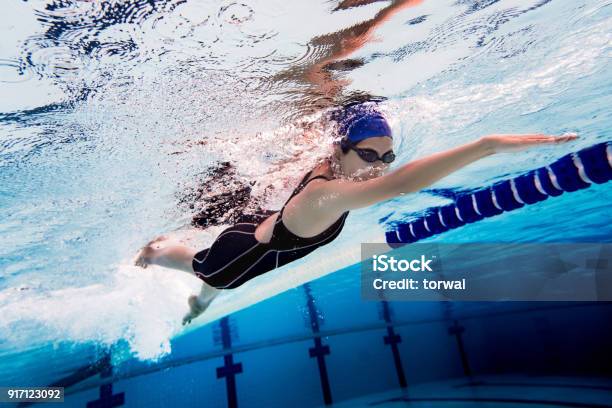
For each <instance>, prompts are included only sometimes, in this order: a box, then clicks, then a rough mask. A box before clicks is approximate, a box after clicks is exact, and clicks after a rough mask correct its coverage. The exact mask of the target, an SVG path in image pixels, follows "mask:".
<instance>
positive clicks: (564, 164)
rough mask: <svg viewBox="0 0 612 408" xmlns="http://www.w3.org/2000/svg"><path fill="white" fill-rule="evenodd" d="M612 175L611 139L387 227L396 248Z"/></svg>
mask: <svg viewBox="0 0 612 408" xmlns="http://www.w3.org/2000/svg"><path fill="white" fill-rule="evenodd" d="M610 180H612V141H608V142H603V143H599V144H596V145H594V146H591V147H588V148H586V149H582V150H580V151H578V152H574V153H570V154H568V155H565V156H563V157H561V158H560V159H559V160H557V161H555V162H554V163H552V164H550V165H549V166H545V167H540V168H539V169H535V170H531V171H529V172H527V173H525V174H523V175H520V176H518V177H515V178H511V179H508V180H503V181H500V182H497V183H495V184H493V185H492V186H489V187H485V188H482V189H479V190H477V191H475V192H471V193H465V194H462V195H459V196H458V197H457V198H456V199H455V202H454V203H453V204H448V205H445V206H442V207H434V208H430V209H428V210H427V211H426V215H424V216H423V217H421V218H418V219H416V220H413V221H410V222H405V223H401V224H395V225H394V227H393V229H392V230H390V231H387V232H386V238H387V243H388V244H389V245H390V246H391V247H397V246H401V245H393V244H406V243H412V242H416V241H419V240H421V239H424V238H429V237H431V236H432V235H436V234H440V233H442V232H445V231H448V230H450V229H453V228H457V227H461V226H462V225H465V224H468V223H472V222H476V221H480V220H482V219H483V218H488V217H493V216H494V215H498V214H501V213H502V212H504V211H512V210H515V209H517V208H521V207H523V206H525V205H528V204H534V203H537V202H539V201H544V200H546V199H547V198H548V197H556V196H559V195H561V194H563V192H565V191H566V192H571V191H576V190H581V189H583V188H587V187H589V186H590V185H591V184H594V183H595V184H602V183H605V182H607V181H610Z"/></svg>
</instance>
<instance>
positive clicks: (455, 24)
mask: <svg viewBox="0 0 612 408" xmlns="http://www.w3.org/2000/svg"><path fill="white" fill-rule="evenodd" d="M350 4H351V2H329V1H314V2H313V1H306V0H303V1H302V0H300V1H291V2H281V1H277V0H271V1H250V0H246V1H244V2H216V1H195V0H193V1H184V0H158V1H154V0H150V1H145V0H138V1H119V0H115V1H101V2H93V1H76V0H74V1H60V0H44V1H43V0H38V1H24V2H22V1H17V0H15V1H7V2H4V3H3V5H2V6H1V7H2V13H0V15H1V16H0V33H1V34H2V38H3V40H2V42H1V44H0V93H1V95H2V98H0V385H2V384H14V385H17V384H20V385H47V384H51V383H53V382H54V381H57V380H58V379H60V378H65V376H66V375H68V374H69V373H73V372H75V370H76V369H78V368H82V367H86V366H88V365H89V364H92V363H95V362H97V361H100V359H101V358H102V359H104V356H106V355H107V353H108V350H109V348H112V350H113V361H115V363H116V365H117V366H120V364H126V366H125V367H123V368H122V370H123V371H121V372H122V373H124V374H125V375H126V376H127V377H129V376H130V374H129V373H130V370H137V369H138V367H139V365H140V364H145V365H147V364H160V362H162V364H168V363H167V362H168V361H172V360H173V359H179V360H180V359H189V358H190V356H195V355H201V354H204V355H205V356H204V357H205V358H204V357H203V358H204V360H206V359H208V358H209V357H210V358H212V356H214V355H215V354H214V352H213V350H214V349H215V347H217V346H218V343H211V341H210V339H211V338H212V337H213V336H212V334H211V333H213V332H214V331H215V330H217V329H216V328H215V327H216V326H215V327H208V328H205V330H206V333H205V334H200V335H199V336H201V338H205V336H208V335H210V338H208V337H206V338H207V339H208V340H206V342H205V343H197V342H196V341H195V340H193V339H195V338H196V337H193V338H189V339H181V341H180V342H178V343H175V342H172V341H170V337H171V334H172V333H173V331H174V330H175V329H176V325H177V324H178V323H177V322H178V320H180V316H182V313H184V312H185V310H184V309H185V308H186V303H185V300H186V296H187V295H188V294H189V293H192V292H195V291H196V290H197V288H198V282H197V281H196V280H195V279H193V278H191V277H189V276H183V274H181V273H179V272H171V271H167V270H154V271H143V270H140V269H137V268H131V267H129V266H128V264H129V260H130V258H131V257H132V256H133V255H134V254H135V252H136V250H137V249H138V248H139V247H140V246H142V245H143V243H145V242H147V241H148V240H150V239H151V238H152V237H154V236H156V235H159V234H162V233H165V232H167V231H173V230H183V229H185V228H186V227H188V224H189V222H190V220H191V218H192V216H193V215H194V214H195V212H196V211H197V210H198V206H197V203H195V204H194V203H193V199H191V202H190V199H189V195H188V194H187V192H193V191H197V188H198V187H199V186H200V183H201V182H202V180H208V182H215V180H214V179H213V180H210V179H206V172H207V171H209V170H210V168H211V167H214V166H215V165H216V164H218V163H220V162H230V163H231V164H232V166H233V168H234V173H233V174H232V176H231V178H229V179H227V180H226V179H220V180H216V181H217V184H216V185H215V186H216V187H215V188H216V192H217V193H219V192H231V191H234V190H235V189H236V186H237V185H238V186H244V185H247V184H248V185H249V186H250V187H251V193H250V197H249V201H248V203H246V204H245V208H246V209H249V208H252V207H254V206H256V205H262V206H265V207H267V208H278V207H279V206H280V205H281V204H282V202H283V201H284V199H285V198H286V197H287V195H288V194H289V192H290V191H291V189H292V188H293V186H294V185H295V183H296V182H297V180H298V179H299V177H301V175H302V174H303V172H304V171H305V169H307V168H309V166H311V165H312V164H313V163H314V162H315V161H316V160H317V159H318V158H320V157H322V156H324V155H325V154H327V153H328V149H329V147H328V146H329V141H330V140H331V137H332V136H331V132H330V129H329V128H328V126H326V125H325V124H324V123H322V121H321V120H320V117H321V112H323V111H324V110H325V109H326V108H328V107H330V106H331V105H332V104H333V103H338V102H339V101H341V100H346V99H350V98H356V97H364V96H373V97H379V98H385V102H384V109H385V110H386V113H387V114H388V116H389V118H390V120H391V123H392V126H393V130H394V132H395V135H396V146H395V147H396V151H397V152H398V160H397V161H396V163H405V162H407V161H409V160H411V159H415V158H419V157H423V156H424V155H427V154H430V153H433V152H437V151H440V150H442V149H445V148H448V147H451V146H456V145H459V144H461V143H465V142H467V141H470V140H473V139H475V138H476V137H478V136H480V135H485V134H489V133H526V132H545V133H555V134H561V133H565V132H576V133H578V134H579V136H580V139H579V140H578V141H576V142H575V143H572V144H571V145H564V146H561V147H545V148H540V149H536V150H532V151H529V152H525V153H519V154H505V155H497V156H493V157H490V158H487V159H485V160H483V161H481V162H478V163H477V164H474V165H472V166H469V167H467V168H465V169H463V170H461V171H459V172H457V173H455V174H453V175H451V176H449V177H447V178H445V179H444V180H442V181H440V182H439V183H437V184H436V185H435V186H434V187H435V189H431V190H426V191H424V192H421V193H418V194H411V195H408V196H403V197H401V198H397V199H393V200H390V201H388V202H385V203H383V204H380V205H377V206H375V207H372V208H370V209H365V210H360V211H355V212H353V213H351V215H350V217H349V218H348V220H347V228H346V230H345V231H344V232H343V234H342V235H341V236H340V237H339V240H340V241H341V242H343V243H351V242H354V243H355V245H358V244H359V243H360V242H361V240H360V234H361V233H363V232H365V231H369V230H371V229H373V228H379V229H381V228H382V227H383V226H381V224H380V223H379V220H382V219H385V220H386V222H393V221H397V220H403V219H409V218H410V217H412V216H418V215H419V214H420V212H421V211H423V210H424V209H426V208H429V207H432V206H436V205H441V204H444V203H447V202H448V199H447V198H445V197H444V196H443V195H440V194H439V192H440V191H447V192H448V191H450V192H453V191H459V190H465V189H470V188H477V187H480V186H483V185H488V184H491V183H492V182H494V181H496V180H498V179H501V178H504V177H508V176H509V175H516V174H520V173H521V172H524V171H526V170H529V169H532V168H536V167H540V166H544V165H546V164H548V163H550V162H552V161H554V160H555V159H557V158H558V157H561V156H562V155H564V154H566V153H568V152H571V151H576V150H579V149H580V148H583V147H587V146H590V145H593V144H596V143H598V142H602V141H606V140H609V139H610V134H609V129H610V125H611V124H612V112H611V110H610V108H609V107H610V106H612V96H611V92H610V91H611V89H612V81H611V76H610V70H609V60H610V56H611V55H610V53H611V50H612V48H611V46H610V44H611V39H612V4H611V3H610V2H609V1H604V0H600V1H569V0H524V1H518V0H514V1H513V0H443V1H427V0H424V1H396V2H389V1H387V2H377V1H376V2H355V5H354V6H353V7H349V5H350ZM186 196H187V198H186ZM611 202H612V188H611V187H610V185H606V184H604V185H596V186H593V187H591V188H589V189H586V190H582V191H578V192H575V193H572V194H566V195H563V196H562V197H558V198H555V199H554V200H548V201H545V202H543V203H539V204H537V205H533V206H528V207H525V208H522V209H520V210H517V211H515V212H512V213H508V214H502V215H500V216H498V217H495V218H493V219H487V220H484V221H482V222H479V223H476V224H473V225H469V226H466V227H463V228H459V229H457V230H453V231H450V232H448V233H446V234H444V235H441V236H439V237H435V238H431V239H430V240H436V241H439V242H559V241H563V242H610V241H611V240H612V222H611V221H612V218H611V217H610V213H609V207H610V203H611ZM190 204H194V205H195V206H194V205H190ZM221 227H222V226H215V227H212V228H211V229H210V230H209V231H204V232H201V233H200V234H199V235H197V237H196V238H194V239H193V242H192V244H193V245H204V244H205V243H207V242H210V240H211V239H212V238H213V237H214V234H215V232H218V231H219V228H221ZM349 270H350V268H349V269H347V270H343V271H341V272H338V273H337V274H332V275H329V276H326V277H325V279H322V280H320V281H315V282H314V283H313V284H312V287H311V288H310V289H308V290H309V291H311V292H308V291H306V292H305V290H306V289H304V288H303V287H302V288H299V289H295V290H293V291H290V292H289V293H287V294H285V295H281V296H279V297H278V298H275V299H273V300H270V301H267V302H265V303H264V304H262V305H261V306H259V309H258V308H257V307H254V308H253V309H252V310H251V309H247V310H246V311H242V312H240V313H241V314H240V315H239V316H240V317H239V318H238V321H239V324H238V323H237V325H238V327H239V330H238V331H239V332H240V333H242V339H241V340H237V341H238V342H239V343H238V344H239V345H240V344H244V345H247V346H249V345H251V346H252V345H253V344H255V345H257V344H261V342H264V343H265V344H268V343H274V342H275V341H278V342H279V344H289V343H291V342H290V341H289V340H287V339H291V338H296V339H298V340H303V339H306V338H310V337H309V336H310V335H311V334H309V333H310V332H309V331H308V330H307V332H308V333H304V332H303V331H304V328H305V327H308V324H306V326H304V324H303V323H304V321H306V322H307V321H308V318H309V316H311V314H310V312H309V311H308V310H307V307H306V306H305V305H307V304H308V303H307V302H306V300H304V299H310V298H309V297H308V296H311V298H312V299H315V300H313V301H315V302H316V299H321V300H320V301H321V302H322V304H323V305H322V306H321V307H322V308H324V309H326V310H328V312H329V313H330V314H331V313H332V312H331V311H332V310H335V311H336V312H335V314H334V315H331V316H330V315H329V314H328V315H327V316H328V320H329V322H332V324H331V326H332V328H329V330H332V329H333V330H339V331H340V332H342V331H344V332H352V331H354V330H356V329H355V328H356V327H361V326H360V325H361V324H362V323H363V322H361V321H360V320H359V319H355V320H354V321H353V320H352V319H351V309H350V307H348V306H347V305H349V304H350V303H349V301H348V300H346V299H343V298H342V297H341V296H340V297H336V296H334V293H338V294H342V293H344V294H347V297H348V299H353V300H355V298H351V297H350V296H352V295H348V294H349V293H351V294H354V293H357V292H351V288H354V287H353V286H351V285H350V284H348V283H347V282H352V283H353V284H356V283H357V282H356V281H352V280H351V276H353V275H354V274H352V275H351V274H350V273H349V272H348V271H349ZM355 290H356V289H355ZM304 293H308V295H307V296H306V298H304V296H305V295H304ZM355 296H356V295H355ZM305 302H306V303H305ZM343 302H346V303H343ZM556 306H558V307H559V309H558V310H559V311H560V312H559V313H563V312H562V310H564V309H563V307H566V306H565V305H556ZM556 306H555V307H556ZM363 307H365V306H363ZM507 307H510V306H499V305H497V306H495V305H491V304H486V303H482V304H458V305H455V306H453V313H456V315H455V317H456V316H468V315H470V313H480V312H481V311H486V310H493V311H498V310H502V311H503V310H505V308H507ZM547 307H548V306H547ZM602 307H603V306H602ZM553 309H554V308H553ZM373 310H375V309H373ZM399 310H401V311H396V315H397V314H399V316H398V319H399V320H400V321H402V322H403V324H410V323H414V322H428V321H439V322H446V321H451V320H452V319H451V320H448V319H449V315H448V312H444V311H443V310H442V307H441V306H440V305H438V304H433V303H432V304H425V303H424V304H419V305H417V306H415V305H411V304H405V305H402V306H401V307H400V309H399ZM521 310H522V309H521ZM525 310H532V309H530V308H527V309H525ZM554 310H557V309H554ZM339 311H342V313H341V312H339ZM445 313H446V314H445ZM525 313H527V312H525ZM550 313H551V316H554V312H550ZM598 313H601V314H602V316H607V317H609V311H608V312H604V311H599V312H598ZM606 313H607V314H606ZM374 314H376V312H374ZM264 315H265V316H269V317H270V319H272V320H274V321H277V322H281V323H278V324H276V325H274V326H273V327H272V326H264V328H265V334H262V335H261V336H259V335H255V333H257V330H258V329H260V328H261V323H260V321H261V319H262V316H264ZM477 316H480V315H477ZM283 317H285V318H283ZM289 317H291V319H289ZM296 318H297V319H298V320H300V321H299V322H298V323H296V321H295V319H296ZM302 320H303V321H302ZM578 320H579V319H578ZM333 322H335V323H333ZM333 324H337V325H338V326H337V327H335V326H333ZM363 324H365V323H363ZM423 324H424V323H423ZM585 324H586V323H585ZM593 324H595V323H593ZM296 325H297V326H296ZM516 325H517V326H516V327H518V328H520V323H516ZM296 327H297V328H296ZM375 327H378V326H375ZM333 330H332V332H333ZM560 330H561V329H560ZM245 333H246V334H245ZM333 333H335V332H333ZM333 333H332V335H333ZM425 335H427V334H425ZM192 336H198V334H193V335H192ZM295 336H297V337H295ZM300 336H301V337H300ZM432 336H433V334H432ZM198 338H200V337H198ZM296 341H297V340H296ZM266 342H267V343H266ZM291 344H293V343H291ZM584 346H585V348H588V347H589V346H588V344H584ZM249 347H250V346H249ZM253 347H255V346H253ZM247 348H248V347H247ZM255 348H257V347H255ZM264 349H265V348H264ZM262 350H263V349H262ZM207 352H210V353H212V354H210V355H206V353H207ZM207 356H208V357H207ZM259 358H261V359H264V360H265V358H266V357H265V355H262V356H260V357H259ZM198 361H200V360H198ZM206 361H208V360H206ZM589 361H590V360H589ZM131 364H133V365H134V367H132V366H131ZM94 371H95V370H94ZM433 371H435V370H433ZM96 373H99V372H96ZM126 373H127V374H126ZM447 374H448V376H451V374H452V373H447ZM435 378H437V377H436V376H435V375H434V373H432V374H431V376H430V377H427V379H435ZM85 388H86V387H85ZM85 388H83V389H85ZM381 390H382V388H381ZM217 391H218V390H217ZM217 391H215V392H217ZM218 392H220V393H221V394H222V393H223V392H225V391H218ZM349 397H351V396H350V395H349V393H348V391H347V393H346V394H345V395H344V398H346V399H348V398H349ZM254 400H256V399H254ZM273 405H274V404H270V405H268V406H273ZM279 406H282V405H279Z"/></svg>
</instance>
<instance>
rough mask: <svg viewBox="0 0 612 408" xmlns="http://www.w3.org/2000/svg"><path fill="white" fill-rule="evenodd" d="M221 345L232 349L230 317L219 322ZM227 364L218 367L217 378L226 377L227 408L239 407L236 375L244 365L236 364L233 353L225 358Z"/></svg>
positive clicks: (226, 348)
mask: <svg viewBox="0 0 612 408" xmlns="http://www.w3.org/2000/svg"><path fill="white" fill-rule="evenodd" d="M219 329H220V331H221V333H220V339H221V344H222V346H223V349H224V350H229V349H231V347H232V330H231V327H230V321H229V316H225V317H224V318H222V319H221V321H220V322H219ZM223 362H224V363H225V364H224V365H223V366H221V367H217V378H223V377H225V385H226V390H227V406H228V407H229V408H237V407H238V395H237V391H236V374H240V373H241V372H242V363H234V356H233V354H232V353H228V354H225V355H224V356H223Z"/></svg>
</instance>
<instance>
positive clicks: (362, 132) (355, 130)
mask: <svg viewBox="0 0 612 408" xmlns="http://www.w3.org/2000/svg"><path fill="white" fill-rule="evenodd" d="M332 119H334V120H335V121H336V122H337V123H338V132H339V133H340V136H342V137H346V138H348V139H349V140H350V141H351V142H353V143H355V144H357V143H359V142H361V141H362V140H364V139H368V138H370V137H379V136H389V137H393V136H392V133H391V127H390V126H389V123H387V120H386V119H385V117H384V116H383V114H382V113H380V111H378V110H377V109H376V104H375V103H369V102H362V103H358V104H353V105H349V106H345V107H342V108H340V109H338V110H337V111H336V112H334V113H332Z"/></svg>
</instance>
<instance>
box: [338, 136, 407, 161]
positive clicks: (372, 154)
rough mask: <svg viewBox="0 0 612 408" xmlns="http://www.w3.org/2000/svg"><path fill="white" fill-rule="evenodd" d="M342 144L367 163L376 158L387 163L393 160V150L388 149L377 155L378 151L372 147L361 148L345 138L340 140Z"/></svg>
mask: <svg viewBox="0 0 612 408" xmlns="http://www.w3.org/2000/svg"><path fill="white" fill-rule="evenodd" d="M342 145H343V147H344V148H345V149H351V150H353V151H354V152H355V153H357V155H358V156H359V157H360V158H361V159H362V160H364V161H366V162H368V163H374V162H375V161H376V160H380V161H382V162H383V163H385V164H389V163H391V162H393V160H395V153H393V150H389V151H388V152H386V153H385V154H383V155H382V157H381V156H379V155H378V152H377V151H376V150H373V149H361V148H359V147H357V146H355V145H354V144H353V142H351V141H350V140H348V139H347V138H345V139H343V140H342Z"/></svg>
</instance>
